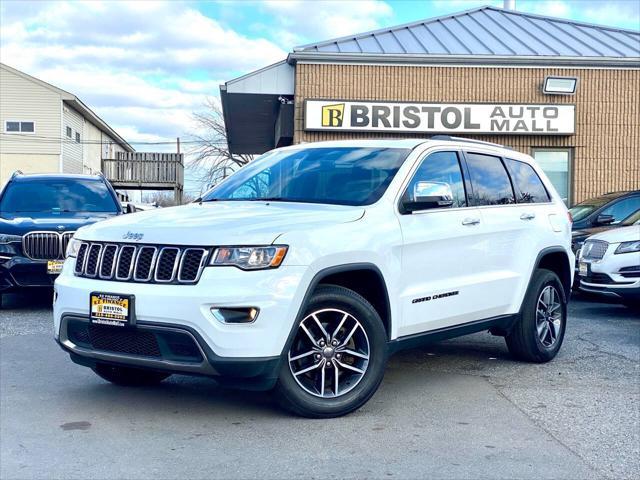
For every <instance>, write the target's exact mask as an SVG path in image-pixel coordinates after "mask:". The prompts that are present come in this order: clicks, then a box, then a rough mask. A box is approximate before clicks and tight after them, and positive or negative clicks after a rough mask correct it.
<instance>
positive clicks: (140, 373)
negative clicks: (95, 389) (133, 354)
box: [93, 363, 171, 387]
mask: <svg viewBox="0 0 640 480" xmlns="http://www.w3.org/2000/svg"><path fill="white" fill-rule="evenodd" d="M93 371H94V372H95V373H96V374H97V375H98V376H99V377H101V378H103V379H105V380H106V381H108V382H111V383H114V384H116V385H121V386H125V387H147V386H151V385H157V384H159V383H160V382H162V381H163V380H165V379H167V378H169V377H170V376H171V374H170V373H163V372H155V371H153V370H144V369H141V368H132V367H116V366H115V365H107V364H104V363H99V364H97V365H96V366H95V368H94V369H93Z"/></svg>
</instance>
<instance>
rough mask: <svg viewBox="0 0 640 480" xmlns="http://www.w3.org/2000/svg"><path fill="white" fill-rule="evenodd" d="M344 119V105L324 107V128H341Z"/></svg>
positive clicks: (337, 104)
mask: <svg viewBox="0 0 640 480" xmlns="http://www.w3.org/2000/svg"><path fill="white" fill-rule="evenodd" d="M343 118H344V103H336V104H335V105H324V106H323V107H322V126H323V127H341V126H342V120H343Z"/></svg>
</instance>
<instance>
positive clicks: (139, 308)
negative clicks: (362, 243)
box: [53, 259, 308, 374]
mask: <svg viewBox="0 0 640 480" xmlns="http://www.w3.org/2000/svg"><path fill="white" fill-rule="evenodd" d="M73 268H74V259H68V260H67V261H66V262H65V265H64V267H63V270H62V273H61V275H60V276H59V277H58V279H57V280H56V284H55V292H56V293H55V295H54V298H55V300H54V305H53V313H54V328H55V335H56V337H57V338H58V339H59V341H60V342H61V343H62V344H63V345H64V336H63V335H64V331H63V330H64V329H63V328H62V325H63V321H62V320H63V318H65V317H67V316H69V317H78V318H85V319H86V318H88V316H89V295H90V293H91V292H106V293H114V294H123V295H133V296H134V298H135V300H134V301H135V323H136V324H137V325H139V327H140V328H144V326H146V325H154V326H158V327H167V328H174V327H175V328H180V329H183V330H186V331H188V332H190V333H191V334H192V335H193V336H194V337H195V338H196V339H197V340H198V344H199V345H201V346H202V348H203V350H204V353H205V354H206V355H205V357H207V358H209V357H211V358H221V359H225V358H229V359H264V358H274V357H280V355H281V353H282V351H283V349H284V346H285V343H286V341H287V338H288V336H289V333H290V332H291V329H292V327H293V323H294V321H295V318H296V316H297V313H298V310H299V308H300V305H301V304H302V300H303V297H304V293H305V288H304V285H306V284H307V283H308V280H307V279H306V275H307V274H308V273H307V272H308V269H307V268H306V267H297V266H287V267H280V268H278V269H273V270H259V271H242V270H240V269H237V268H235V267H206V268H205V269H204V270H203V273H202V276H201V277H200V280H199V281H198V283H197V284H194V285H168V284H152V283H132V282H117V281H107V280H98V279H90V278H82V277H76V276H75V275H74V274H73ZM218 307H255V308H258V309H259V311H260V313H259V315H258V317H257V318H256V320H255V321H254V322H253V323H250V324H224V323H221V322H220V321H219V320H217V319H216V318H215V317H214V315H213V314H212V313H211V308H218ZM74 353H76V354H78V355H82V354H86V352H84V351H81V350H77V349H76V351H75V352H74ZM212 355H213V356H215V357H212ZM112 360H113V359H112ZM122 360H123V362H125V361H129V359H124V358H123V359H122ZM247 361H249V360H247ZM218 363H219V361H218ZM201 373H204V374H207V372H206V371H202V372H201Z"/></svg>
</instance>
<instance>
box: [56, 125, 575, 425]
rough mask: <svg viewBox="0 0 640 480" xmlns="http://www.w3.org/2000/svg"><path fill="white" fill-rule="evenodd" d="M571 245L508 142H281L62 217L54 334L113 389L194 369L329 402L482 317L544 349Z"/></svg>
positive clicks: (559, 332) (345, 404)
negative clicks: (205, 181) (65, 220)
mask: <svg viewBox="0 0 640 480" xmlns="http://www.w3.org/2000/svg"><path fill="white" fill-rule="evenodd" d="M570 243H571V221H570V218H569V216H568V213H567V210H566V208H565V206H564V204H563V202H562V200H561V199H560V198H559V196H558V194H557V193H556V192H555V191H554V189H553V187H552V186H551V184H550V182H549V180H548V179H547V178H546V177H545V175H544V174H543V173H542V172H541V171H540V169H539V168H538V167H537V166H536V165H535V164H534V162H533V160H532V159H531V158H530V157H529V156H527V155H523V154H520V153H517V152H515V151H512V150H509V149H506V148H503V147H501V146H499V145H493V144H488V143H484V142H479V141H471V140H462V139H454V138H451V137H433V138H432V139H429V140H424V139H411V140H363V141H341V142H327V143H316V144H307V145H296V146H292V147H287V148H281V149H277V150H274V151H271V152H269V153H266V154H265V155H263V156H261V157H260V158H258V159H256V160H254V161H253V162H252V163H251V164H249V165H248V166H246V167H244V168H242V169H241V170H240V171H238V172H236V173H235V174H234V175H232V176H231V177H229V178H228V179H226V180H225V181H224V182H222V183H221V184H219V185H218V186H216V187H215V188H213V189H211V190H210V191H209V192H207V193H206V194H205V195H204V196H203V198H202V199H201V200H199V201H197V202H196V203H193V204H190V205H186V206H181V207H175V208H168V209H162V210H155V211H147V212H141V213H137V214H134V215H123V216H121V217H118V218H114V219H111V220H107V221H104V222H100V223H97V224H95V225H92V226H89V227H84V228H82V229H80V230H78V231H77V233H76V235H75V239H74V240H73V241H72V242H71V243H70V245H69V250H68V254H69V255H68V257H69V258H68V260H67V261H66V263H65V264H64V268H63V272H62V274H61V275H60V276H59V277H58V279H57V281H56V285H55V290H56V295H55V301H54V317H55V335H56V338H57V340H58V342H59V343H60V345H61V346H62V348H63V349H64V350H65V351H67V352H69V354H70V355H71V359H72V360H73V361H74V362H76V363H79V364H81V365H85V366H88V367H90V368H92V369H93V370H94V371H95V372H96V373H97V374H98V375H100V376H101V377H103V378H105V379H107V380H109V381H111V382H113V383H116V384H125V385H139V384H153V383H157V382H160V381H162V380H163V379H165V378H167V377H168V376H169V375H171V374H173V373H177V374H200V375H207V376H212V377H215V378H216V379H217V380H218V381H219V382H220V383H222V384H227V385H238V386H244V387H248V388H254V389H271V388H274V387H275V390H276V393H277V397H278V398H279V399H280V401H281V402H282V403H283V404H284V405H285V406H286V407H288V408H289V409H291V410H293V411H294V412H296V413H298V414H301V415H305V416H309V417H332V416H338V415H343V414H346V413H348V412H351V411H353V410H354V409H356V408H358V407H360V406H361V405H363V404H364V403H365V402H366V401H367V400H368V399H369V398H370V397H371V396H372V395H373V394H374V392H375V391H376V389H377V388H378V386H379V384H380V382H381V381H382V377H383V373H384V370H385V364H386V363H387V358H388V356H389V355H390V354H391V353H393V352H395V351H397V350H399V349H402V348H407V347H414V346H416V345H420V344H423V343H425V342H432V341H438V340H443V339H446V338H452V337H456V336H460V335H465V334H469V333H473V332H478V331H482V330H489V331H490V332H492V333H493V334H495V335H502V336H504V337H505V338H506V342H507V346H508V348H509V351H510V352H511V353H512V354H513V355H514V356H515V357H517V358H519V359H522V360H526V361H532V362H546V361H549V360H551V359H552V358H554V357H555V355H556V354H557V352H558V350H559V349H560V346H561V344H562V339H563V336H564V332H565V326H566V312H567V310H566V304H567V297H568V294H569V291H570V286H571V283H572V275H573V264H574V257H573V253H572V252H571V248H570Z"/></svg>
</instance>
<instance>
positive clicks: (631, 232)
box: [589, 225, 640, 243]
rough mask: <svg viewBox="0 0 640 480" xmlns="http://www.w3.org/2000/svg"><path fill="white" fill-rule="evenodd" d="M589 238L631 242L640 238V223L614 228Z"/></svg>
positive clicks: (611, 241)
mask: <svg viewBox="0 0 640 480" xmlns="http://www.w3.org/2000/svg"><path fill="white" fill-rule="evenodd" d="M589 240H604V241H605V242H609V243H621V242H631V241H633V240H640V225H631V226H629V227H621V228H614V229H613V230H608V231H606V232H602V233H598V234H597V235H592V236H591V237H589Z"/></svg>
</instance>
